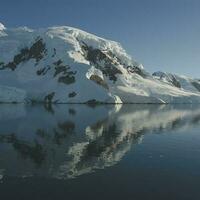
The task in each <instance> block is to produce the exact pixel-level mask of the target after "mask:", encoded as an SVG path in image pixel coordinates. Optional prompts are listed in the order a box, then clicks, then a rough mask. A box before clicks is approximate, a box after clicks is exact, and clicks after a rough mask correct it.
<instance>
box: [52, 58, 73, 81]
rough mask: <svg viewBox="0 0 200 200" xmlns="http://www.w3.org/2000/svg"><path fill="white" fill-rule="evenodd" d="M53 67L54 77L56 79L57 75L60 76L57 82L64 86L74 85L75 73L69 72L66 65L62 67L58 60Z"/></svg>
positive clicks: (60, 61)
mask: <svg viewBox="0 0 200 200" xmlns="http://www.w3.org/2000/svg"><path fill="white" fill-rule="evenodd" d="M54 66H55V73H54V77H56V76H57V75H59V74H62V75H61V76H60V77H59V78H58V82H61V83H64V84H67V85H69V84H72V83H75V81H76V80H75V75H76V73H77V72H76V71H70V69H71V68H70V67H69V66H68V65H64V64H63V62H62V60H58V61H57V62H55V63H54Z"/></svg>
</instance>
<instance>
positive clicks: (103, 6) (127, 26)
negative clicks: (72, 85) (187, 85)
mask: <svg viewBox="0 0 200 200" xmlns="http://www.w3.org/2000/svg"><path fill="white" fill-rule="evenodd" d="M0 21H1V22H2V23H4V24H5V26H7V27H16V26H28V27H32V28H37V27H48V26H53V25H69V26H73V27H77V28H80V29H83V30H86V31H88V32H91V33H94V34H97V35H99V36H102V37H105V38H108V39H112V40H116V41H119V42H120V43H121V44H122V45H123V47H124V48H125V49H126V50H127V51H128V53H129V54H131V55H132V56H133V58H135V59H136V60H138V61H139V62H141V63H143V65H144V67H145V68H146V69H147V70H148V71H150V72H153V71H157V70H162V71H169V72H175V73H179V74H185V75H189V76H193V77H200V0H0Z"/></svg>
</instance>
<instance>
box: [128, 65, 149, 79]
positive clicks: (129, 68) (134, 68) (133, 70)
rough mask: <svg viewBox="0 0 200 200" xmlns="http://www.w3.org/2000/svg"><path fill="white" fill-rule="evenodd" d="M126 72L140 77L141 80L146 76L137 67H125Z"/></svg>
mask: <svg viewBox="0 0 200 200" xmlns="http://www.w3.org/2000/svg"><path fill="white" fill-rule="evenodd" d="M127 71H128V72H129V73H136V74H138V75H140V76H142V77H143V78H146V74H145V73H144V72H143V71H142V70H141V69H140V68H139V67H137V66H127Z"/></svg>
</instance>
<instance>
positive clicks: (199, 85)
mask: <svg viewBox="0 0 200 200" xmlns="http://www.w3.org/2000/svg"><path fill="white" fill-rule="evenodd" d="M191 84H192V85H193V86H194V87H195V88H196V89H197V90H198V91H199V92H200V83H199V82H198V81H192V82H191Z"/></svg>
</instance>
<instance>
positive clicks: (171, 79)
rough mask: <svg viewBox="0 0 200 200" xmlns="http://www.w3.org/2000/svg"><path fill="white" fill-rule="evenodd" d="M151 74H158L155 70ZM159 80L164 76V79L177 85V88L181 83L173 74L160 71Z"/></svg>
mask: <svg viewBox="0 0 200 200" xmlns="http://www.w3.org/2000/svg"><path fill="white" fill-rule="evenodd" d="M152 75H153V76H158V74H157V72H155V73H153V74H152ZM158 77H159V79H160V80H162V79H164V78H166V80H167V81H168V82H169V83H171V84H172V85H173V86H175V87H177V88H181V84H180V82H179V81H178V80H177V79H176V77H175V76H174V75H173V74H166V73H162V72H161V75H159V76H158Z"/></svg>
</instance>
